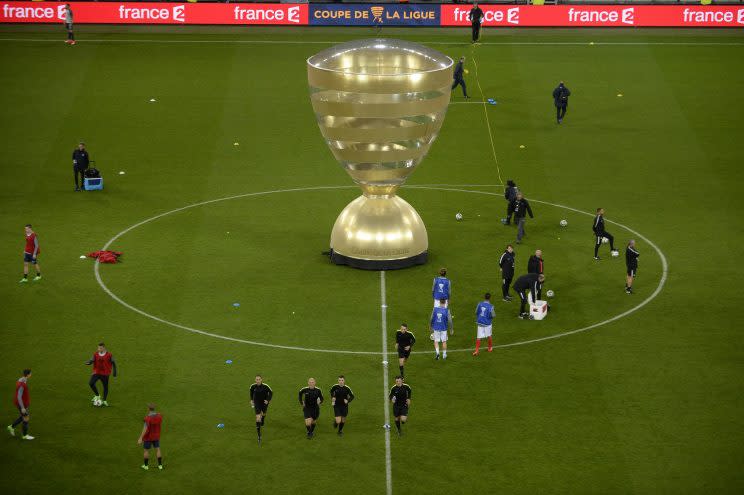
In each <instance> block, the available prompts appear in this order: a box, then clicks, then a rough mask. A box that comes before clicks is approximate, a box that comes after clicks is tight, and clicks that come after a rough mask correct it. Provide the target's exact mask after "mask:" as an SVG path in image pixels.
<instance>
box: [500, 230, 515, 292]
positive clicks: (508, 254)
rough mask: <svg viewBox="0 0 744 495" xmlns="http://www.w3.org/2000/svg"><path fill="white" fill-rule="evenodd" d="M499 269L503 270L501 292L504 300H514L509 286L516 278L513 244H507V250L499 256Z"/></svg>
mask: <svg viewBox="0 0 744 495" xmlns="http://www.w3.org/2000/svg"><path fill="white" fill-rule="evenodd" d="M499 269H500V270H501V292H502V294H503V296H504V301H505V302H509V301H511V300H512V298H511V296H510V295H509V286H510V285H511V282H512V279H513V278H514V248H513V247H512V245H511V244H507V245H506V250H505V251H504V252H503V253H502V254H501V258H499Z"/></svg>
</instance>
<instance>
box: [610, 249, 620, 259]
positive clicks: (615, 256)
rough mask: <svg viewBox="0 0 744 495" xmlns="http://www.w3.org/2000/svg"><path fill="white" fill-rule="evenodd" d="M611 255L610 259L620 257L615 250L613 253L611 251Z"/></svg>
mask: <svg viewBox="0 0 744 495" xmlns="http://www.w3.org/2000/svg"><path fill="white" fill-rule="evenodd" d="M611 254H612V257H613V258H617V257H618V256H620V253H619V252H618V251H617V250H615V251H612V253H611Z"/></svg>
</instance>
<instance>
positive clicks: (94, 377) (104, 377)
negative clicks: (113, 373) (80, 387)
mask: <svg viewBox="0 0 744 495" xmlns="http://www.w3.org/2000/svg"><path fill="white" fill-rule="evenodd" d="M109 376H110V375H91V376H90V383H96V382H97V381H98V380H101V382H103V383H105V384H106V385H108V381H109Z"/></svg>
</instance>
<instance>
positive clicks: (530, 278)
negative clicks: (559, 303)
mask: <svg viewBox="0 0 744 495" xmlns="http://www.w3.org/2000/svg"><path fill="white" fill-rule="evenodd" d="M541 276H542V274H540V273H528V274H527V275H522V276H521V277H519V278H518V279H517V281H516V282H514V290H515V291H517V294H519V299H520V302H519V316H524V315H526V314H528V313H527V312H526V311H525V306H526V305H527V291H528V290H529V291H530V293H531V294H532V299H533V300H534V301H537V300H538V299H540V298H542V286H543V283H544V282H545V279H544V277H543V281H542V282H541V281H540V277H541Z"/></svg>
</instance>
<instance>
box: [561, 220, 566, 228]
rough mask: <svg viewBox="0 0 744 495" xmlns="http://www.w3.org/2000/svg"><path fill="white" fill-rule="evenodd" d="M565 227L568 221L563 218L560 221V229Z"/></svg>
mask: <svg viewBox="0 0 744 495" xmlns="http://www.w3.org/2000/svg"><path fill="white" fill-rule="evenodd" d="M566 225H568V220H566V219H565V218H564V219H563V220H561V227H565V226H566Z"/></svg>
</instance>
